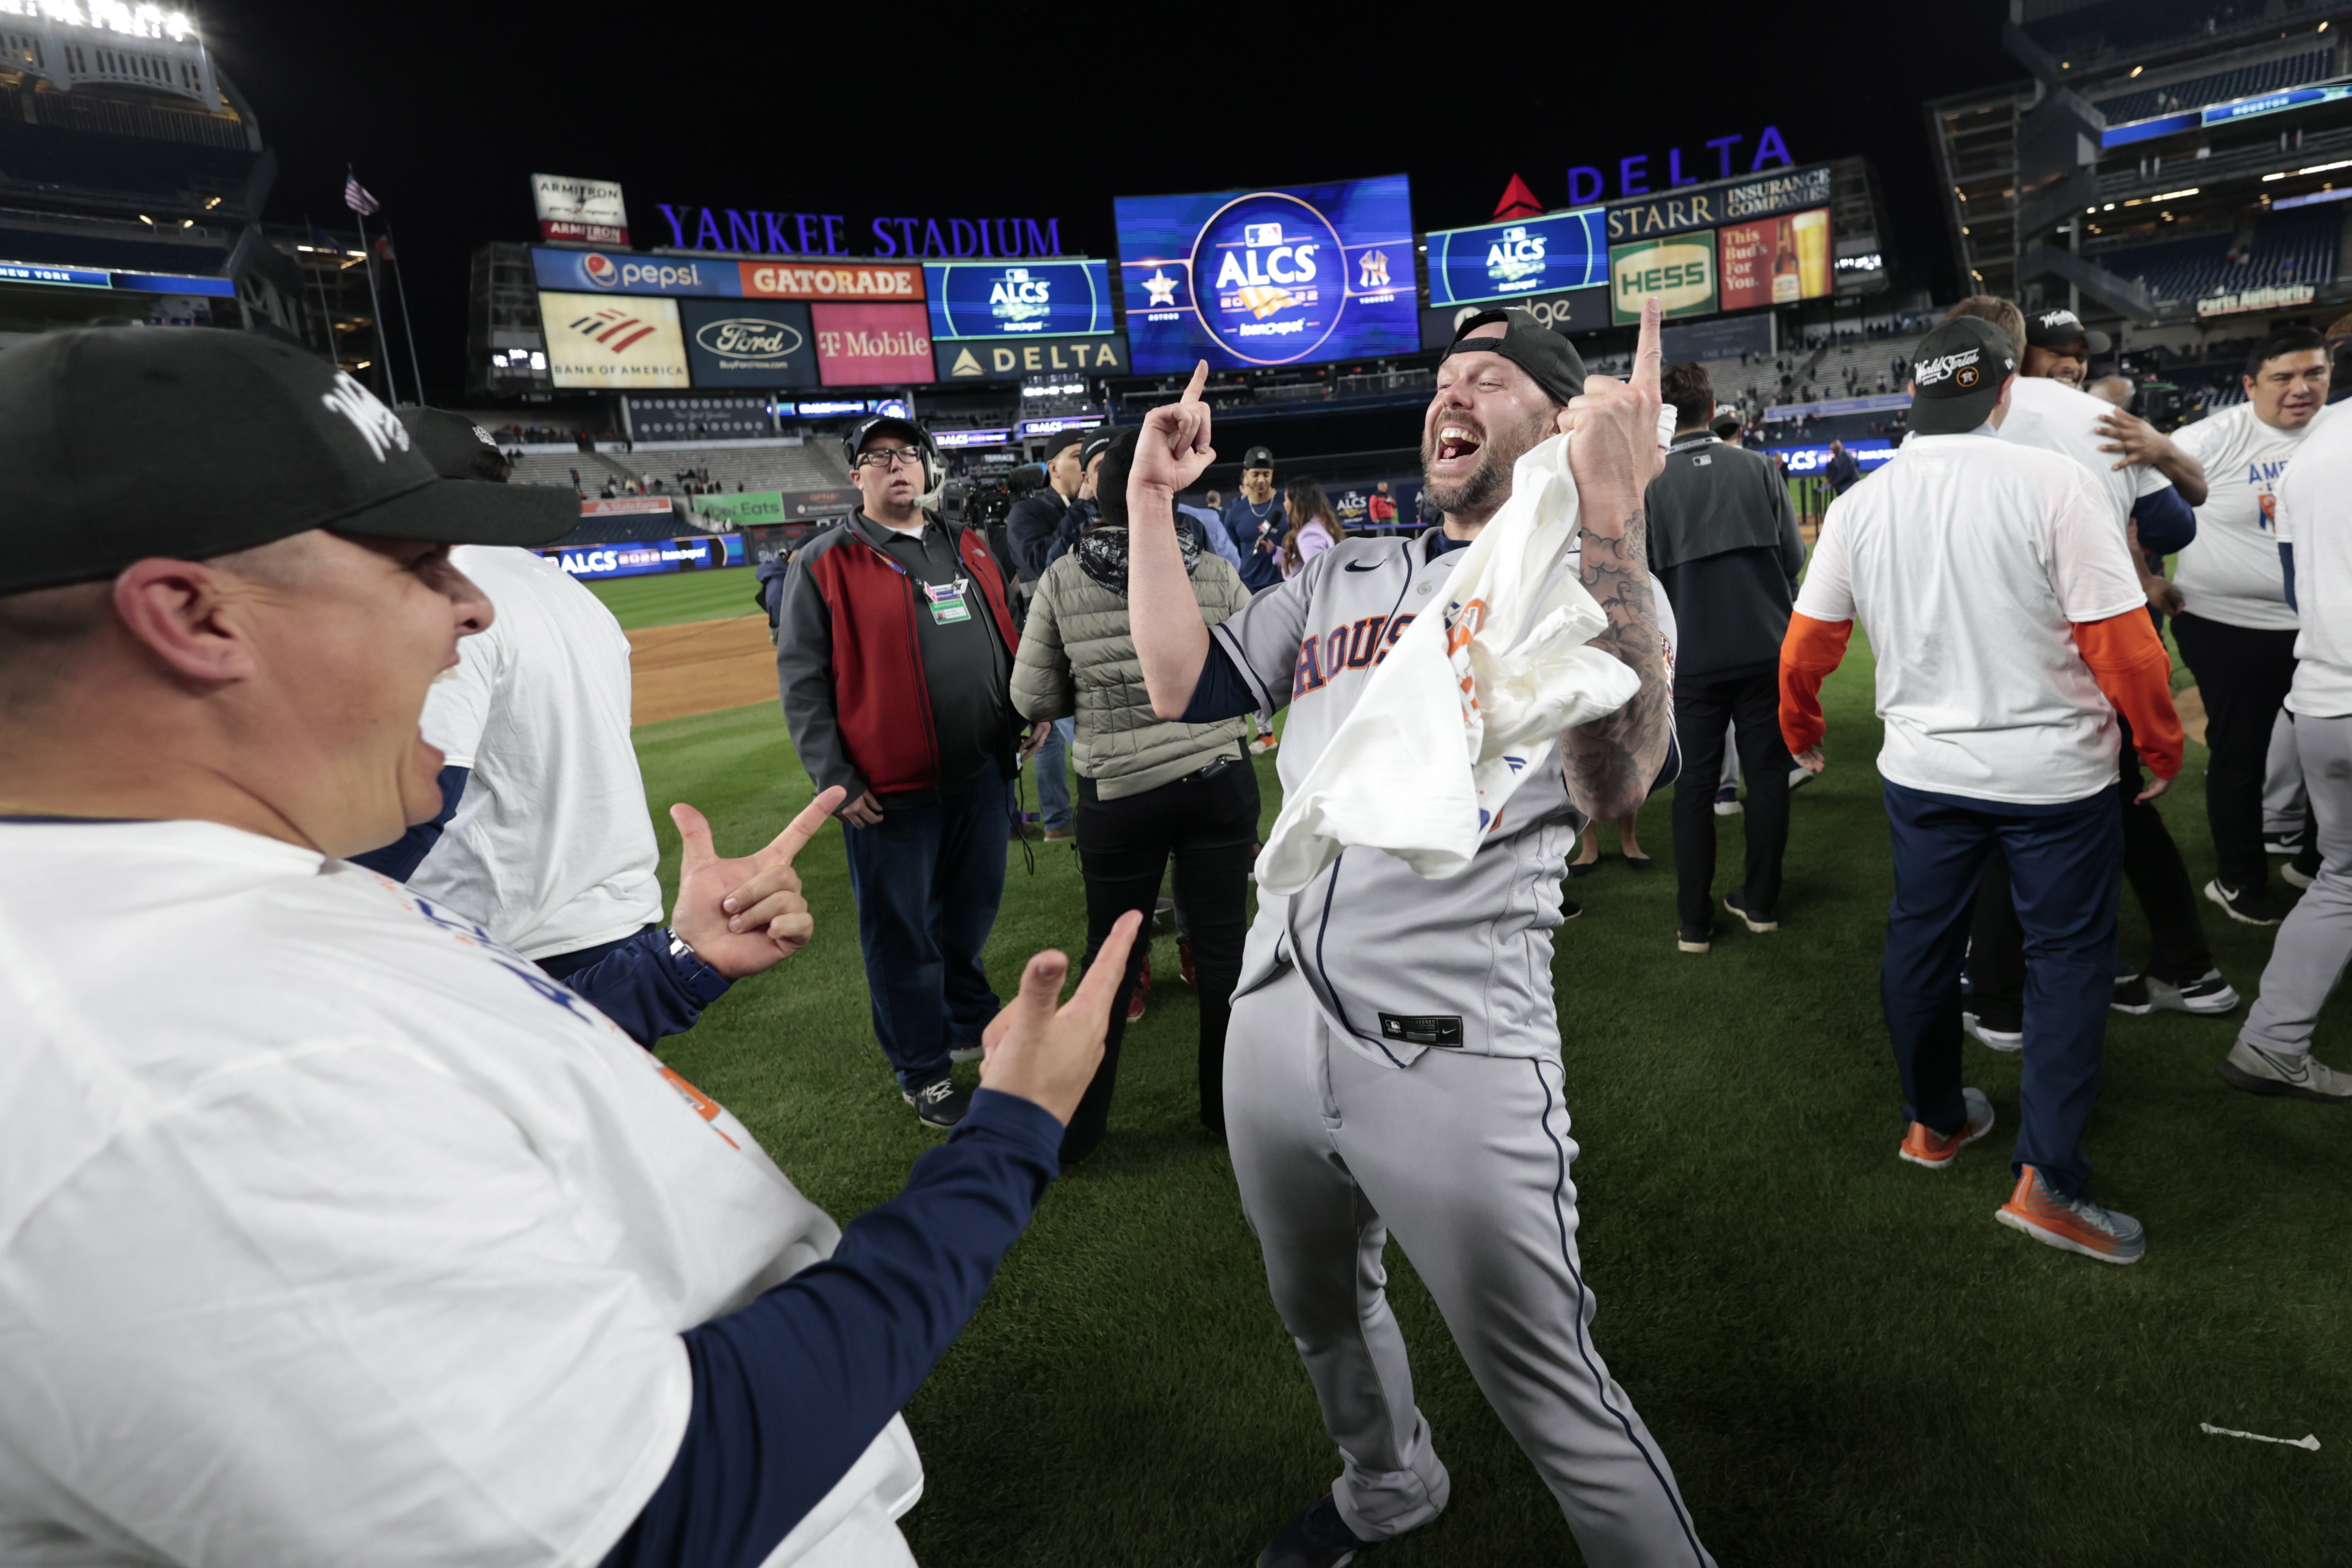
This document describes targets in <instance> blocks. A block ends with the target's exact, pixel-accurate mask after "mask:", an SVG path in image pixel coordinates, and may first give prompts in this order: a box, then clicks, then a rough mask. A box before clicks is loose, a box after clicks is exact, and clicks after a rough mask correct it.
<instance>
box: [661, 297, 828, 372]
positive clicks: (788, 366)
mask: <svg viewBox="0 0 2352 1568" xmlns="http://www.w3.org/2000/svg"><path fill="white" fill-rule="evenodd" d="M677 308H678V313H679V315H680V317H681V318H682V319H683V320H684V324H685V328H686V356H687V362H688V364H689V365H690V366H691V367H692V368H693V371H694V384H695V385H696V386H698V387H813V386H819V385H822V384H823V383H822V382H820V381H819V379H818V376H817V362H816V336H815V332H814V329H813V328H812V326H811V325H810V322H809V307H808V306H805V305H792V304H786V303H783V302H781V301H777V302H773V303H771V302H768V301H762V300H753V299H682V300H680V301H678V307H677Z"/></svg>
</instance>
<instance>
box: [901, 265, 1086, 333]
mask: <svg viewBox="0 0 2352 1568" xmlns="http://www.w3.org/2000/svg"><path fill="white" fill-rule="evenodd" d="M923 287H924V292H925V293H926V294H927V295H929V299H930V307H931V341H933V342H935V343H937V342H953V341H955V340H959V339H968V338H1076V337H1086V336H1091V335H1093V334H1095V333H1097V332H1108V331H1110V330H1111V329H1112V328H1111V311H1110V264H1109V263H1108V262H1104V261H931V262H925V263H924V264H923Z"/></svg>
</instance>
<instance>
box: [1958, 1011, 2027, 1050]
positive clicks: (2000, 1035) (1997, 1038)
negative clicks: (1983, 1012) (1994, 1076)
mask: <svg viewBox="0 0 2352 1568" xmlns="http://www.w3.org/2000/svg"><path fill="white" fill-rule="evenodd" d="M1960 1027H1961V1028H1962V1029H1964V1030H1968V1031H1969V1033H1970V1034H1972V1035H1974V1036H1976V1037H1977V1039H1979V1040H1982V1041H1983V1042H1984V1043H1985V1044H1987V1045H1989V1046H1990V1047H1992V1048H1993V1049H1994V1050H1995V1051H2022V1050H2024V1049H2025V1031H2024V1030H2018V1031H2017V1032H2016V1033H2014V1034H2011V1032H2010V1031H2009V1030H2005V1029H1987V1028H1985V1026H1984V1022H1983V1020H1982V1019H1979V1018H1978V1017H1977V1015H1976V1014H1974V1013H1962V1014H1961V1015H1960Z"/></svg>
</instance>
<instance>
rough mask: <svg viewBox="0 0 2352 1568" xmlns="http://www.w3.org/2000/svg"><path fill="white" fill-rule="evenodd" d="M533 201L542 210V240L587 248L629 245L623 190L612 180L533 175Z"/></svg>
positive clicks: (565, 175)
mask: <svg viewBox="0 0 2352 1568" xmlns="http://www.w3.org/2000/svg"><path fill="white" fill-rule="evenodd" d="M530 199H531V204H532V205H533V206H534V207H536V208H537V209H538V210H539V237H540V238H541V239H549V240H572V241H574V242H576V243H580V244H584V245H617V246H626V245H627V244H628V243H629V209H628V208H627V207H626V206H625V205H624V204H623V203H622V201H621V187H620V186H618V185H616V184H614V183H613V182H612V181H610V180H575V179H573V178H572V177H571V176H570V175H568V174H533V175H532V176H531V177H530Z"/></svg>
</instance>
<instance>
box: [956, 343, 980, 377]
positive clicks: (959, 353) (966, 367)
mask: <svg viewBox="0 0 2352 1568" xmlns="http://www.w3.org/2000/svg"><path fill="white" fill-rule="evenodd" d="M987 373H988V372H987V371H983V370H982V369H981V368H980V361H978V360H975V359H973V358H972V357H971V350H970V349H959V350H956V357H955V363H953V364H951V365H950V366H949V367H948V374H949V375H950V377H953V376H979V375H986V374H987Z"/></svg>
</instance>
